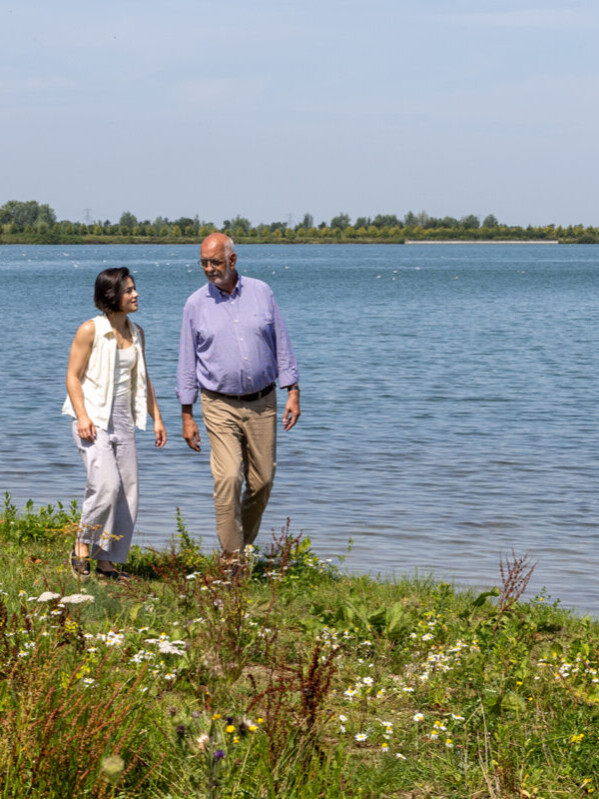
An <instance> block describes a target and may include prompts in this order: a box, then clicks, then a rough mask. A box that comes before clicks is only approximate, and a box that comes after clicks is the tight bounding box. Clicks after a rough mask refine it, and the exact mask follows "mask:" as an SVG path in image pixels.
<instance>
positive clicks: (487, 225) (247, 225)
mask: <svg viewBox="0 0 599 799" xmlns="http://www.w3.org/2000/svg"><path fill="white" fill-rule="evenodd" d="M216 230H220V231H222V232H223V233H227V234H228V235H230V236H232V237H233V239H235V241H237V242H239V243H246V244H249V243H261V244H263V243H274V244H293V243H297V244H303V243H323V244H329V243H390V244H403V243H405V242H406V241H460V240H468V241H507V240H509V241H531V240H541V241H544V240H545V241H559V242H561V243H578V244H597V243H599V227H585V226H583V225H568V226H566V227H562V226H561V225H554V224H550V225H543V226H533V225H527V226H526V227H522V226H519V225H516V226H512V225H504V224H502V223H500V222H499V220H498V219H497V217H496V216H495V215H494V214H488V215H487V216H485V217H484V219H483V220H482V222H481V220H480V218H479V217H478V216H476V215H475V214H469V215H467V216H464V217H461V218H459V219H457V218H456V217H452V216H445V217H438V218H436V217H432V216H429V214H427V213H426V211H421V212H420V213H418V214H415V213H414V212H413V211H408V212H407V213H406V214H405V215H404V216H403V217H402V218H399V217H398V216H396V215H395V214H377V215H376V216H374V217H364V216H362V217H357V218H356V219H355V221H353V222H352V220H351V218H350V216H349V215H348V214H347V213H339V214H337V215H336V216H334V217H333V218H332V219H331V220H330V221H329V222H325V221H321V222H320V223H316V222H315V220H314V217H313V216H312V214H310V213H306V214H304V215H303V218H302V220H301V221H300V222H298V223H297V224H295V225H294V224H293V221H292V219H291V217H289V218H288V220H287V221H284V222H283V221H279V222H270V223H259V224H257V225H252V224H251V222H250V220H249V219H247V218H245V217H243V216H239V215H238V216H235V217H232V218H231V219H225V220H224V221H223V223H222V225H220V226H219V225H216V224H214V223H213V222H207V221H202V220H200V218H199V217H198V215H197V214H196V215H195V216H194V217H188V216H184V217H180V218H179V219H174V220H170V219H168V218H167V217H162V216H158V217H156V218H155V219H154V220H149V219H145V220H139V219H138V218H137V216H136V215H135V214H133V213H132V212H131V211H123V213H122V214H121V216H120V218H119V220H118V222H111V221H110V220H109V219H106V220H104V221H101V220H97V221H94V222H89V221H88V222H72V221H70V220H67V219H65V220H60V221H58V220H57V218H56V213H55V212H54V210H53V209H52V208H51V207H50V206H49V205H47V204H42V205H40V204H39V203H38V202H36V201H34V200H32V201H28V202H19V201H17V200H10V201H9V202H7V203H5V204H4V205H3V206H2V207H0V244H67V243H74V244H85V243H90V244H101V243H106V244H114V243H140V244H147V243H165V244H166V243H190V242H196V241H198V240H201V239H202V238H204V237H205V236H207V235H208V234H209V233H212V232H214V231H216Z"/></svg>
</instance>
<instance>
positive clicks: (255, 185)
mask: <svg viewBox="0 0 599 799" xmlns="http://www.w3.org/2000/svg"><path fill="white" fill-rule="evenodd" d="M598 39H599V4H598V3H597V2H596V0H570V1H569V2H568V0H562V2H556V1H555V0H545V2H542V3H541V2H538V0H517V2H516V1H515V0H503V2H494V1H493V0H446V1H445V2H441V1H440V0H420V2H414V1H412V2H405V1H404V0H370V2H368V0H362V1H361V2H357V1H356V0H318V2H317V0H303V1H301V2H293V3H292V2H288V1H287V0H245V2H241V0H169V1H168V2H166V0H164V1H163V2H152V0H144V2H142V0H118V2H116V0H102V2H99V1H98V0H77V2H75V1H74V0H57V2H55V3H50V2H48V0H13V2H10V0H9V1H8V2H7V1H6V0H0V113H1V120H0V154H1V155H0V205H1V204H3V203H4V202H6V201H7V200H11V199H16V200H29V199H35V200H38V201H39V202H47V203H49V204H50V205H51V206H52V207H53V208H54V209H55V210H56V212H57V214H58V216H59V218H68V219H73V220H76V219H80V220H82V219H83V218H84V209H86V208H89V209H90V213H91V217H92V219H105V218H109V219H111V220H113V221H116V220H118V217H119V216H120V214H121V212H122V211H124V210H130V211H132V212H133V213H134V214H136V215H137V216H138V217H139V218H140V219H144V218H150V219H153V218H154V217H156V216H157V215H159V214H161V215H164V216H168V217H170V218H171V219H173V218H176V217H178V216H181V215H189V216H193V215H195V214H198V215H199V216H200V218H201V219H205V220H211V221H214V222H216V223H217V224H220V223H221V222H222V220H223V219H224V218H227V217H231V216H235V215H236V214H241V215H242V216H246V217H248V218H249V219H250V220H251V221H252V222H253V223H257V222H260V221H265V222H270V221H274V220H283V221H286V220H288V219H289V218H291V219H292V221H293V222H294V223H295V222H297V221H299V219H301V217H302V215H303V214H304V213H305V212H310V213H311V214H313V216H314V217H315V219H316V221H317V222H318V221H320V220H330V218H331V217H332V216H334V215H336V214H338V213H340V212H344V213H348V214H349V215H350V217H351V218H352V219H355V218H356V217H357V216H374V215H376V214H377V213H395V214H397V215H398V216H400V217H401V216H403V215H404V214H405V213H406V212H407V211H409V210H412V211H414V212H419V211H421V210H426V211H427V212H428V213H429V214H431V215H432V216H445V215H451V216H457V217H460V216H464V215H466V214H470V213H474V214H477V215H480V216H485V215H486V214H488V213H494V214H495V215H496V216H497V217H498V218H499V219H500V221H503V222H506V223H508V224H523V225H526V224H529V223H531V224H548V223H551V222H555V223H556V224H570V223H578V222H581V223H583V224H585V225H591V224H592V225H597V224H599V199H598V198H599V193H598V190H597V186H598V182H599V181H598V178H599V159H598V158H597V141H598V134H599V103H598V100H599V55H598V51H599V48H598V47H597V41H598ZM290 215H291V217H290Z"/></svg>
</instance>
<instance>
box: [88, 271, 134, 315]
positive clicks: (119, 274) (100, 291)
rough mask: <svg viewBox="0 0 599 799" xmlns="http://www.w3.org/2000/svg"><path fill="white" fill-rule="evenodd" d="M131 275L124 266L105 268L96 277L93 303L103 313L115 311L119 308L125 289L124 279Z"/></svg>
mask: <svg viewBox="0 0 599 799" xmlns="http://www.w3.org/2000/svg"><path fill="white" fill-rule="evenodd" d="M128 277H131V273H130V272H129V270H128V269H127V267H126V266H118V267H114V268H113V269H105V270H104V271H103V272H100V274H99V275H98V277H97V278H96V286H95V289H94V303H95V304H96V308H98V309H99V310H100V311H103V312H104V313H116V311H120V310H121V297H122V296H123V293H124V291H125V280H126V279H127V278H128Z"/></svg>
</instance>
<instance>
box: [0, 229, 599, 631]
mask: <svg viewBox="0 0 599 799" xmlns="http://www.w3.org/2000/svg"><path fill="white" fill-rule="evenodd" d="M238 252H239V260H238V264H239V269H240V271H241V272H243V273H246V274H248V275H251V276H253V277H258V278H261V279H263V280H266V281H267V282H268V283H270V284H271V286H272V287H273V289H274V291H275V293H276V296H277V299H278V301H279V305H280V306H281V308H282V310H283V314H284V316H285V318H286V320H287V323H288V327H289V329H290V333H291V336H292V340H293V342H294V345H295V349H296V351H297V355H298V358H299V361H300V368H301V384H302V410H303V415H302V418H301V420H300V422H299V424H298V426H297V427H296V428H295V429H294V430H293V431H291V432H289V433H283V432H281V435H280V438H279V458H278V472H277V479H276V483H275V489H274V492H273V496H272V499H271V502H270V504H269V507H268V510H267V513H266V515H265V518H264V523H263V528H262V533H261V537H260V541H262V542H265V541H266V540H267V539H268V537H269V533H270V531H271V530H275V531H277V532H278V531H279V530H280V529H281V527H282V525H283V524H284V523H285V519H286V518H287V517H290V519H291V529H292V531H294V532H299V531H303V532H304V533H305V534H306V535H309V536H310V538H311V539H312V541H313V544H314V546H315V549H316V550H317V552H318V553H319V554H320V555H321V556H322V557H336V556H338V555H343V554H345V553H346V551H347V543H348V539H350V538H352V539H353V540H354V547H353V550H352V552H351V554H350V556H349V557H348V559H347V561H346V563H345V568H348V569H351V570H354V571H369V572H371V573H377V572H380V573H384V574H386V575H402V574H413V573H414V571H415V570H416V569H417V570H418V572H419V573H421V574H422V573H426V574H428V573H431V572H433V573H434V574H435V576H436V577H438V578H443V579H448V580H450V581H453V582H456V583H458V584H469V585H476V586H489V585H492V584H496V583H497V582H498V579H499V574H498V563H499V558H500V556H501V555H502V554H504V555H505V554H508V553H509V552H510V551H511V548H512V547H514V548H515V550H516V551H517V552H518V553H521V554H522V553H524V552H525V551H528V552H529V553H530V556H531V557H532V559H533V560H535V561H537V567H536V571H535V574H534V577H533V580H532V582H531V589H529V593H530V592H531V591H532V592H535V591H540V590H541V587H542V586H545V587H546V588H547V591H548V592H549V594H550V595H551V596H552V597H553V598H554V599H556V598H558V597H559V598H560V599H561V600H562V602H563V603H564V604H565V605H567V606H572V607H576V608H577V609H579V610H582V611H585V612H591V613H593V614H596V615H599V584H598V581H597V579H596V575H597V573H598V572H599V554H598V553H597V546H596V544H597V539H598V533H599V526H598V511H599V497H598V492H597V486H598V483H599V463H598V457H597V456H598V452H599V434H598V425H597V421H598V419H597V397H598V396H599V378H598V370H597V365H598V364H597V359H598V355H597V353H598V345H599V340H598V338H599V337H598V333H597V325H596V320H595V315H596V296H597V289H598V285H599V269H598V266H597V261H598V260H599V249H598V248H594V247H592V246H589V247H587V246H576V247H557V246H526V245H523V246H494V245H493V246H490V245H485V246H476V245H470V246H467V245H464V246H461V245H451V246H444V245H435V246H426V245H425V246H417V247H416V246H415V247H410V246H404V247H402V246H336V247H333V246H329V247H325V246H296V247H276V246H253V247H239V248H238ZM197 257H198V253H197V248H196V247H192V246H178V247H177V246H168V245H166V246H104V247H100V246H98V247H92V246H89V247H83V246H81V247H66V246H57V247H34V246H4V247H0V319H1V323H0V324H1V327H0V331H1V344H2V346H1V348H0V375H1V380H0V490H1V491H2V492H4V491H5V490H8V491H10V493H11V494H12V497H13V500H14V501H15V502H16V503H17V504H18V505H20V506H22V504H23V503H24V502H25V501H26V500H27V499H28V498H29V497H32V498H33V499H34V500H35V502H36V505H37V504H42V503H46V502H55V501H56V500H59V499H61V500H63V501H64V502H69V501H70V500H71V499H72V498H80V497H81V495H82V491H83V487H84V471H83V466H82V464H81V462H80V461H79V458H78V455H77V453H76V451H75V447H74V444H73V441H72V438H71V433H70V424H69V421H68V419H67V418H66V417H61V415H60V408H61V404H62V401H63V397H64V374H65V369H66V362H67V355H68V349H69V346H70V343H71V340H72V337H73V335H74V332H75V330H76V328H77V326H78V325H79V324H80V323H81V322H82V321H84V320H85V319H87V318H89V317H91V316H93V315H94V313H95V309H94V307H93V303H92V295H93V282H94V279H95V275H96V274H97V272H99V271H100V270H101V269H105V268H107V267H109V266H118V265H123V264H124V265H127V266H129V267H130V268H131V269H132V270H133V272H134V273H135V278H136V281H137V287H138V290H139V292H140V295H141V296H140V311H139V313H138V314H137V315H136V321H137V322H139V323H140V324H141V325H142V326H143V327H144V328H145V330H146V335H147V340H148V345H147V348H148V362H149V368H150V374H151V377H152V380H153V382H154V385H155V387H156V391H157V395H158V398H159V401H160V403H161V408H162V411H163V415H164V417H165V422H166V424H167V429H168V432H169V435H170V439H169V442H168V444H167V448H166V449H165V450H163V451H161V452H160V451H157V450H155V449H154V447H153V445H152V439H153V436H152V434H151V432H150V431H148V432H146V433H145V434H140V435H139V436H138V445H139V453H140V468H141V479H142V501H141V512H140V515H139V519H138V528H139V534H138V538H137V541H138V542H139V543H142V544H150V545H155V546H160V545H161V544H163V543H164V542H165V541H166V540H168V539H169V537H170V536H171V534H172V533H173V531H174V528H175V525H174V516H175V508H176V507H177V506H178V507H180V508H181V511H182V513H183V516H184V518H185V520H186V523H187V525H188V527H189V529H190V531H191V532H192V533H193V534H195V535H197V536H199V537H201V538H202V539H203V542H204V546H205V547H206V548H207V549H211V548H213V547H215V546H216V538H215V535H214V526H213V513H212V499H211V491H212V482H211V477H210V472H209V467H208V458H209V454H208V446H207V440H206V436H205V435H203V440H204V445H205V448H204V450H203V452H202V454H200V455H197V454H196V453H193V452H191V450H188V449H187V447H186V445H185V443H184V442H183V441H182V439H181V438H180V421H179V407H178V404H177V401H176V398H175V395H174V385H175V369H176V352H177V344H178V335H179V325H180V316H181V310H182V307H183V303H184V301H185V299H186V298H187V296H188V295H189V294H190V293H191V292H192V291H194V290H195V289H196V288H197V287H198V286H199V285H200V283H201V282H202V281H203V276H202V274H201V270H200V269H199V267H198V266H197V264H196V261H197ZM285 393H286V392H285ZM279 396H280V399H281V405H282V401H283V400H284V397H283V394H280V395H279Z"/></svg>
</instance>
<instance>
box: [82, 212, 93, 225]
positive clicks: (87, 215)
mask: <svg viewBox="0 0 599 799" xmlns="http://www.w3.org/2000/svg"><path fill="white" fill-rule="evenodd" d="M91 214H92V209H91V208H84V209H83V218H84V219H85V224H86V225H89V224H90V222H91V221H92V217H91Z"/></svg>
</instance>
